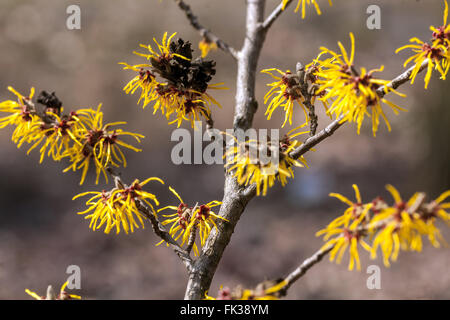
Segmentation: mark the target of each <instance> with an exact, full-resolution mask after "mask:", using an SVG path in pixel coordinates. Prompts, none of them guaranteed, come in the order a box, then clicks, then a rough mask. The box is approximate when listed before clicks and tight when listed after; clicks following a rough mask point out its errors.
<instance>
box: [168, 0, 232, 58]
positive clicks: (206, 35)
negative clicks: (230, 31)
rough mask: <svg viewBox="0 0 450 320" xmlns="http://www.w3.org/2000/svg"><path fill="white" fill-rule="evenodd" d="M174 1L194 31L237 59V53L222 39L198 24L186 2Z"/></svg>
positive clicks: (181, 0)
mask: <svg viewBox="0 0 450 320" xmlns="http://www.w3.org/2000/svg"><path fill="white" fill-rule="evenodd" d="M174 1H175V3H176V4H177V5H178V7H180V9H181V10H183V11H184V13H185V14H186V17H187V19H188V20H189V22H190V23H191V25H192V26H193V27H194V29H196V30H198V31H199V32H200V35H201V36H202V37H204V38H206V39H207V40H208V41H210V42H214V43H215V44H216V45H217V47H219V48H220V49H222V50H223V51H225V52H227V53H229V54H231V56H232V57H233V58H235V59H237V57H238V55H239V52H237V51H236V50H235V49H234V48H233V47H231V46H230V45H228V44H227V43H225V42H224V41H223V40H222V39H220V38H219V37H218V36H216V35H215V34H214V33H212V32H211V31H209V30H208V29H206V28H205V27H204V26H203V25H201V24H200V22H199V21H198V17H197V16H196V15H195V14H194V13H193V12H192V9H191V7H190V6H189V5H188V4H187V3H186V2H184V1H183V0H174Z"/></svg>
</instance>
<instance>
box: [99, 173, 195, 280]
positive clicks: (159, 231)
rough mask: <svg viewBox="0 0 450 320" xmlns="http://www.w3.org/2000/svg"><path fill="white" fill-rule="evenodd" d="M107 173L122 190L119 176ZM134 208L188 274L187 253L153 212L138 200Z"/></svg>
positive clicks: (123, 185) (189, 269)
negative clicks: (176, 257) (172, 252)
mask: <svg viewBox="0 0 450 320" xmlns="http://www.w3.org/2000/svg"><path fill="white" fill-rule="evenodd" d="M107 171H108V173H109V174H110V175H111V177H113V179H114V183H115V185H116V187H117V188H119V189H123V188H126V187H127V185H126V184H124V183H123V181H122V179H121V178H120V175H119V174H118V173H116V172H115V171H114V170H113V169H112V168H111V167H109V168H107ZM134 200H135V204H136V207H137V208H138V210H139V211H140V212H141V213H142V214H143V215H144V216H145V217H146V218H147V219H148V220H150V222H151V224H152V227H153V231H154V232H155V234H156V235H157V236H158V237H160V238H161V239H162V240H164V241H165V242H167V243H168V244H169V246H170V247H171V248H172V249H173V251H174V252H175V253H176V254H177V255H178V257H179V258H180V259H181V261H182V262H183V263H184V265H185V266H186V269H187V270H188V271H189V272H190V271H191V270H192V264H193V262H192V258H191V256H190V254H189V252H188V251H186V250H184V249H183V248H182V247H180V245H179V244H178V243H177V242H176V241H175V240H174V239H173V238H172V236H171V235H170V234H169V233H168V232H167V230H166V228H164V226H163V225H162V224H161V223H160V222H159V220H158V218H157V217H156V216H155V214H154V213H153V211H152V210H151V209H150V208H148V206H147V205H146V204H145V203H144V202H143V201H141V200H139V199H134Z"/></svg>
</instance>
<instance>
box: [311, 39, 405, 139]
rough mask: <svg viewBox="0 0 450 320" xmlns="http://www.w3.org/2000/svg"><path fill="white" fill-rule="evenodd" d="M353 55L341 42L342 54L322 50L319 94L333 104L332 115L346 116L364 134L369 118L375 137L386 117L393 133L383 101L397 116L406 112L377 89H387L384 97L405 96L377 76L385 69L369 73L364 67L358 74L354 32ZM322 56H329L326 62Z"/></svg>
mask: <svg viewBox="0 0 450 320" xmlns="http://www.w3.org/2000/svg"><path fill="white" fill-rule="evenodd" d="M350 39H351V44H352V48H351V52H350V55H349V54H348V53H347V51H346V50H345V48H344V46H343V45H342V43H341V42H338V45H339V48H340V50H341V53H340V54H339V53H336V52H334V51H332V50H329V49H327V48H325V47H322V48H321V51H322V52H321V53H320V55H319V57H318V58H317V59H316V60H315V63H316V64H317V65H319V66H320V68H319V69H318V71H317V72H316V73H315V76H316V77H317V78H318V80H317V84H318V85H319V88H318V90H317V91H316V94H318V95H321V98H320V99H321V100H324V101H332V103H331V105H330V107H329V109H328V113H329V114H333V115H335V116H336V117H339V116H341V115H342V116H343V119H342V122H345V121H348V122H356V123H357V125H358V127H357V132H358V134H359V133H360V130H361V126H362V123H363V121H364V119H365V117H371V118H372V131H373V135H374V136H375V135H376V133H377V131H378V126H379V124H380V117H381V118H383V120H384V121H385V123H386V125H387V127H388V129H389V130H391V126H390V124H389V121H388V119H387V117H386V115H385V113H384V110H383V108H382V105H381V102H383V103H385V104H387V105H388V106H389V107H391V109H392V110H393V112H394V113H395V114H398V113H399V111H400V110H401V111H405V109H403V108H401V107H399V106H397V105H396V104H394V103H392V102H391V101H389V100H387V99H385V98H381V97H380V95H379V94H378V93H377V90H378V89H379V88H380V87H382V86H383V88H384V89H383V90H384V94H387V93H389V92H393V93H395V94H396V95H398V96H401V97H405V95H404V94H401V93H399V92H397V91H396V90H394V89H393V88H392V87H390V86H388V84H389V83H390V81H388V80H381V79H376V78H375V77H374V76H373V74H374V73H375V72H381V71H383V69H384V67H383V66H381V67H380V68H379V69H373V70H370V71H367V70H366V69H365V68H361V71H360V72H358V71H357V70H356V68H355V66H354V57H355V38H354V36H353V33H350ZM322 57H326V58H325V59H323V58H322Z"/></svg>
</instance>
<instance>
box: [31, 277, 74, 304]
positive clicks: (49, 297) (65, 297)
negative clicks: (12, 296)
mask: <svg viewBox="0 0 450 320" xmlns="http://www.w3.org/2000/svg"><path fill="white" fill-rule="evenodd" d="M67 285H68V281H66V282H65V283H64V284H63V285H62V287H61V290H60V291H59V294H58V295H55V294H54V292H53V288H52V286H49V287H48V289H47V294H46V295H45V296H40V295H38V294H37V293H36V292H33V291H31V290H28V289H25V292H26V293H27V294H28V295H30V296H32V297H33V298H34V299H36V300H72V299H78V300H79V299H81V297H80V296H78V295H76V294H70V293H67V292H66V291H65V289H66V287H67Z"/></svg>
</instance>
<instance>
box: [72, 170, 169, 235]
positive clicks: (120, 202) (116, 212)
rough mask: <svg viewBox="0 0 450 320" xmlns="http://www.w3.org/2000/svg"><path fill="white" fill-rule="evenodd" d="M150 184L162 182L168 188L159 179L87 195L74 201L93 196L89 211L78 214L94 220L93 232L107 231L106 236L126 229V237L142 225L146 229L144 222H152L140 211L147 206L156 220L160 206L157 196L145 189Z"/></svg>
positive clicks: (80, 195)
mask: <svg viewBox="0 0 450 320" xmlns="http://www.w3.org/2000/svg"><path fill="white" fill-rule="evenodd" d="M150 181H158V182H160V183H162V184H164V182H163V181H162V180H161V179H159V178H155V177H152V178H148V179H146V180H144V181H142V182H140V181H139V180H137V179H136V180H135V181H134V182H133V183H132V184H131V185H130V186H125V185H118V186H117V187H116V188H114V189H112V190H110V191H106V190H103V191H102V192H97V191H89V192H84V193H81V194H79V195H77V196H75V197H74V198H73V200H75V199H78V198H80V197H84V196H86V195H93V196H92V197H91V198H90V199H89V200H88V201H86V206H87V207H88V208H87V209H86V210H85V211H82V212H78V214H86V216H85V219H90V224H89V227H90V228H92V230H98V229H100V228H102V227H104V228H105V229H104V232H105V233H109V232H110V231H111V230H112V229H113V228H115V229H116V233H117V234H118V233H120V230H121V227H122V228H123V230H124V231H125V233H127V234H128V233H129V232H131V233H133V232H134V228H139V225H141V226H142V228H144V220H145V219H147V218H148V217H146V215H144V214H143V213H142V212H141V211H140V210H139V209H140V208H141V207H142V206H144V205H146V206H147V207H148V208H149V210H150V211H151V213H152V214H153V215H155V216H156V210H155V208H154V206H153V204H154V205H159V202H158V199H157V198H156V196H155V195H154V194H152V193H149V192H146V191H144V190H143V189H142V187H143V186H144V185H146V184H147V183H148V182H150ZM146 212H147V211H146ZM149 214H150V213H149ZM138 222H139V223H138Z"/></svg>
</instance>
